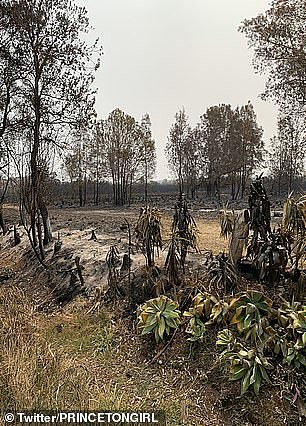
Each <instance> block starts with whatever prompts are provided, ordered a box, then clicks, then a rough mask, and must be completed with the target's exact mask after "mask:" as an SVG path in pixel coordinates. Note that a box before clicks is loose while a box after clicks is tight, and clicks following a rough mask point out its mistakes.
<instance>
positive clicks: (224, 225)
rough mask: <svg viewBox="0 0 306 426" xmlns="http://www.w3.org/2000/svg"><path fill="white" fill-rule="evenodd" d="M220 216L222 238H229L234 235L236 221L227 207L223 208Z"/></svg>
mask: <svg viewBox="0 0 306 426" xmlns="http://www.w3.org/2000/svg"><path fill="white" fill-rule="evenodd" d="M220 213H221V216H220V228H221V231H220V235H221V237H224V238H228V237H229V235H231V234H232V232H233V228H234V221H233V217H232V215H231V213H230V212H229V211H227V206H223V209H222V210H221V212H220Z"/></svg>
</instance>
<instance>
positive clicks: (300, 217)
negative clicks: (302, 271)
mask: <svg viewBox="0 0 306 426" xmlns="http://www.w3.org/2000/svg"><path fill="white" fill-rule="evenodd" d="M283 228H284V229H285V230H286V231H287V232H291V233H292V234H293V236H294V242H293V245H292V253H293V256H294V258H295V259H294V263H295V265H294V266H295V269H297V268H298V267H299V264H301V266H302V265H303V263H304V261H305V259H306V195H304V196H302V197H300V198H299V199H298V200H294V198H293V197H292V194H290V195H289V197H288V198H287V200H286V202H285V204H284V211H283Z"/></svg>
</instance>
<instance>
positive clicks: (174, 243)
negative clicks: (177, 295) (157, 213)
mask: <svg viewBox="0 0 306 426" xmlns="http://www.w3.org/2000/svg"><path fill="white" fill-rule="evenodd" d="M179 252H180V239H179V236H178V233H177V232H173V233H172V235H171V240H170V242H169V243H168V253H167V257H166V262H165V269H166V272H167V276H168V280H169V282H170V283H171V284H172V285H173V287H174V290H175V292H176V284H177V283H178V281H179V274H180V267H181V261H180V256H179Z"/></svg>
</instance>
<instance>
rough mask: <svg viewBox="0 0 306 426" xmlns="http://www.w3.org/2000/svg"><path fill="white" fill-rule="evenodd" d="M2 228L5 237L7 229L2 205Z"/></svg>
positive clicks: (0, 214) (0, 225)
mask: <svg viewBox="0 0 306 426" xmlns="http://www.w3.org/2000/svg"><path fill="white" fill-rule="evenodd" d="M0 227H1V229H2V232H3V235H5V234H6V233H7V227H6V224H5V219H4V216H3V204H2V203H1V204H0Z"/></svg>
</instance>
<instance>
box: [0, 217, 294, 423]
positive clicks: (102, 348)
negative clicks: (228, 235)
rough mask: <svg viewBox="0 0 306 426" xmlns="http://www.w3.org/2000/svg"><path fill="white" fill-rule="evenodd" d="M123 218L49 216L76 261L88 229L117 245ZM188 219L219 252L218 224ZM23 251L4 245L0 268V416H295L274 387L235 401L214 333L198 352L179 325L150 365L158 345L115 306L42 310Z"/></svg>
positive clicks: (43, 289) (268, 419)
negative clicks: (55, 412) (66, 412)
mask: <svg viewBox="0 0 306 426" xmlns="http://www.w3.org/2000/svg"><path fill="white" fill-rule="evenodd" d="M122 213H123V212H122V210H121V211H116V210H111V211H90V212H89V211H84V210H79V211H75V210H54V211H52V215H53V221H54V222H55V225H56V228H57V229H61V233H62V235H63V241H64V245H65V244H66V245H67V246H69V245H73V244H74V248H75V250H76V251H77V250H78V248H79V249H80V247H81V243H82V244H83V245H84V247H85V248H84V251H83V256H85V255H86V250H95V248H94V244H95V243H94V242H89V237H90V229H96V234H97V236H98V239H99V238H100V241H101V238H102V236H103V235H102V234H103V233H110V234H112V237H113V238H115V239H117V240H118V241H119V240H120V239H122V238H123V237H122V231H121V230H120V225H121V224H122V220H123V214H122ZM124 217H126V218H128V220H130V221H131V222H132V223H133V222H134V221H135V220H136V218H137V214H136V211H134V210H132V211H126V212H125V213H124ZM196 220H197V224H198V227H199V231H200V244H201V249H202V250H205V249H208V248H210V249H213V250H214V251H215V252H216V253H217V252H218V251H220V250H223V249H226V245H227V242H226V241H225V240H223V239H221V238H220V235H219V232H220V230H219V225H218V219H217V218H216V217H214V218H207V217H203V215H202V213H201V212H198V213H197V214H196ZM163 226H164V230H163V232H164V234H166V233H167V232H169V229H170V215H169V214H168V212H167V213H164V214H163ZM67 234H70V235H67ZM7 238H9V237H7ZM78 241H79V242H78ZM107 244H109V241H107ZM18 250H20V251H18ZM23 250H24V249H17V248H16V247H15V248H11V249H8V248H7V247H6V246H5V244H4V243H3V244H2V258H1V262H0V269H1V270H2V271H4V270H11V271H12V273H13V277H12V278H11V279H9V280H7V282H5V283H1V287H0V321H1V322H0V325H1V329H2V330H1V331H2V333H1V334H2V337H1V346H0V411H7V410H9V409H11V410H15V409H25V408H27V409H29V410H30V409H35V410H40V409H61V410H63V409H78V410H81V409H84V410H85V409H92V410H93V409H98V410H119V409H122V410H146V409H154V410H165V413H166V418H167V424H168V425H171V426H172V425H174V426H175V425H183V424H185V425H190V426H191V425H238V424H241V425H252V424H256V425H270V424H273V425H275V426H277V425H283V424H290V422H291V421H295V420H296V419H297V417H296V415H295V414H293V411H292V410H291V409H290V405H289V403H287V402H286V400H284V399H282V398H281V388H280V387H277V386H275V387H266V389H265V393H264V395H265V396H264V398H262V397H254V396H252V395H251V396H248V397H244V398H240V393H239V386H238V385H237V384H232V383H228V381H227V378H226V372H225V371H224V368H223V367H222V366H221V365H220V364H219V363H218V354H217V352H216V348H215V339H216V333H217V330H215V331H214V330H211V331H209V332H207V334H206V337H205V341H204V343H203V344H202V345H201V346H198V345H192V344H191V343H190V342H188V341H187V340H186V336H185V331H184V327H182V328H181V329H180V330H179V331H178V333H177V334H176V336H175V339H174V340H173V342H172V344H171V345H170V346H169V348H168V349H167V351H165V352H164V354H163V355H161V356H160V357H159V358H158V359H157V361H156V362H153V363H152V362H151V360H152V359H153V357H154V356H155V355H156V354H157V353H158V351H159V350H160V349H161V346H160V345H159V346H156V345H155V344H154V341H153V338H151V336H140V335H139V334H138V333H137V330H136V329H135V322H134V321H133V319H132V317H131V316H130V314H129V313H128V312H126V310H125V305H124V303H123V302H122V301H117V302H112V303H111V304H110V303H108V304H106V303H103V302H102V303H100V304H98V305H97V309H93V307H94V306H95V300H93V299H92V298H89V299H84V298H77V299H76V300H74V301H73V302H72V303H70V304H68V305H66V306H65V307H63V308H54V307H53V308H52V310H50V309H48V310H46V309H45V308H44V309H42V306H43V305H42V304H41V302H42V301H43V300H45V298H46V297H48V296H49V295H50V289H49V288H48V286H47V282H41V279H42V277H43V275H41V274H40V275H38V278H37V275H36V278H35V277H34V276H32V275H33V274H34V272H35V271H36V272H37V271H38V270H39V268H38V269H36V270H35V271H34V269H33V265H30V263H31V262H28V261H26V260H25V257H24V256H22V254H23ZM102 253H103V252H102V251H100V257H101V258H102ZM81 256H82V253H81ZM98 260H99V259H98ZM85 266H86V264H85ZM25 267H26V268H28V274H26V275H25V273H26V271H25V269H24V268H25ZM31 268H32V269H31ZM85 271H86V267H85ZM31 274H32V275H31ZM25 277H26V278H25ZM96 279H97V280H98V278H97V277H96ZM161 345H162V344H161Z"/></svg>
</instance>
